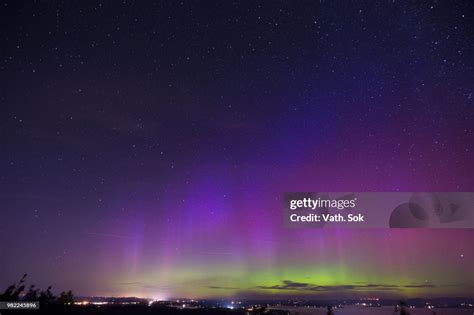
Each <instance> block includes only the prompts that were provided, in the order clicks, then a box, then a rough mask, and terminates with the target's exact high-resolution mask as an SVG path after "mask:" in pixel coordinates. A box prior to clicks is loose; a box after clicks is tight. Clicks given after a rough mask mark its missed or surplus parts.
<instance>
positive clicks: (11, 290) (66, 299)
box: [0, 273, 74, 306]
mask: <svg viewBox="0 0 474 315" xmlns="http://www.w3.org/2000/svg"><path fill="white" fill-rule="evenodd" d="M27 276H28V275H27V274H26V273H25V274H24V275H23V277H21V279H20V281H19V282H18V284H17V283H13V284H12V285H10V286H9V287H8V288H7V289H6V290H5V291H4V292H3V294H0V301H5V302H13V301H39V302H40V304H41V305H42V306H46V305H52V304H60V305H72V304H74V294H73V293H72V291H67V292H61V294H60V296H59V297H58V298H56V297H55V296H54V295H53V293H52V292H51V289H52V287H51V286H49V287H48V288H47V289H46V290H43V291H40V289H37V288H36V286H35V285H34V284H32V285H30V287H29V289H28V291H27V292H26V293H25V294H24V295H22V294H23V291H24V290H25V287H26V286H25V281H26V277H27Z"/></svg>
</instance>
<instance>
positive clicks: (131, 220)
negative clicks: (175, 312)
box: [0, 1, 474, 299]
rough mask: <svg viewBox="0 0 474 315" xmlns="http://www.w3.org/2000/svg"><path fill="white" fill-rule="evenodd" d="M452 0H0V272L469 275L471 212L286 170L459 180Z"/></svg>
mask: <svg viewBox="0 0 474 315" xmlns="http://www.w3.org/2000/svg"><path fill="white" fill-rule="evenodd" d="M473 9H474V8H473V3H472V2H469V1H464V2H463V1H460V2H455V3H454V2H447V1H441V2H436V1H435V2H426V3H419V4H414V3H400V2H393V3H392V2H391V3H372V4H369V3H342V2H339V3H337V2H333V3H326V2H321V3H320V2H317V3H291V2H285V1H271V2H270V1H269V2H259V1H257V2H210V1H203V2H196V1H183V2H178V1H172V2H156V3H154V4H145V3H136V2H133V1H130V2H129V1H123V2H120V3H119V2H109V3H105V2H88V1H86V2H81V4H80V6H79V5H78V4H72V3H62V2H57V3H56V2H54V3H53V2H51V3H48V2H22V1H15V2H13V1H2V2H1V5H0V14H1V15H0V16H1V18H0V20H1V21H3V22H2V26H1V33H0V34H1V39H2V48H1V51H0V54H1V60H0V72H1V76H0V106H1V112H0V134H1V140H0V143H1V147H0V148H1V149H0V152H1V154H0V188H1V189H0V217H1V220H0V240H1V242H0V290H1V289H3V287H6V286H7V285H8V284H10V283H12V282H14V281H15V280H16V279H18V278H20V277H21V275H22V274H23V273H28V274H29V276H28V277H29V280H30V281H31V282H33V283H35V284H36V285H38V286H40V287H47V286H48V285H50V284H51V285H52V286H53V288H54V289H55V290H69V289H71V290H73V291H74V292H75V294H77V295H81V296H92V295H97V296H98V295H101V296H139V297H154V298H220V297H226V298H227V297H228V298H234V297H235V298H257V297H262V298H281V297H311V298H316V299H317V298H325V297H334V298H339V297H367V296H377V297H395V298H398V297H427V298H433V297H473V295H474V294H473V291H474V273H473V269H472V266H473V265H474V247H473V246H472V244H473V243H474V230H472V229H442V230H441V229H440V230H436V229H334V230H323V229H311V228H307V229H289V228H287V227H285V226H284V222H283V220H282V202H281V198H282V195H283V193H284V192H288V191H293V192H297V191H315V192H317V191H427V192H430V191H473V188H474V167H473V165H474V141H473V139H474V134H473V126H474V123H473V122H474V106H473V104H472V93H473V91H472V88H473V86H474V85H473V84H474V78H473V60H474V58H473V55H472V53H473V46H472V45H473V44H472V43H473V42H474V38H473V32H472V30H473V29H474V28H473V21H472V13H473V12H474V10H473Z"/></svg>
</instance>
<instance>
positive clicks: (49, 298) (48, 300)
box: [38, 286, 56, 305]
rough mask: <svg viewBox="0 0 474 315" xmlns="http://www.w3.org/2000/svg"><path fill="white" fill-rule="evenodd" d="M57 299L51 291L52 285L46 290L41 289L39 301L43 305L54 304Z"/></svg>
mask: <svg viewBox="0 0 474 315" xmlns="http://www.w3.org/2000/svg"><path fill="white" fill-rule="evenodd" d="M55 300H56V297H55V296H54V295H53V293H51V286H49V287H48V289H46V291H41V292H40V295H39V298H38V301H39V302H40V303H41V305H48V304H53V303H54V301H55Z"/></svg>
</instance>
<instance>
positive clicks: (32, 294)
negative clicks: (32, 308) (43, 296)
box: [23, 284, 39, 301]
mask: <svg viewBox="0 0 474 315" xmlns="http://www.w3.org/2000/svg"><path fill="white" fill-rule="evenodd" d="M38 291H39V289H35V285H34V284H32V285H30V289H29V290H28V292H26V294H25V297H24V298H23V299H24V300H25V301H37V300H38Z"/></svg>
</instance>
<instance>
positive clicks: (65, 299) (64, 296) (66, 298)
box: [56, 291, 74, 305]
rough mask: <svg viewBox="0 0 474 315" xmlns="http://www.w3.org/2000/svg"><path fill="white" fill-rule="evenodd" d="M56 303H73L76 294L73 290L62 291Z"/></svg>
mask: <svg viewBox="0 0 474 315" xmlns="http://www.w3.org/2000/svg"><path fill="white" fill-rule="evenodd" d="M56 303H58V304H61V305H72V304H73V303H74V295H73V294H72V291H67V292H64V291H63V292H61V294H60V295H59V297H58V299H57V300H56Z"/></svg>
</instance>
